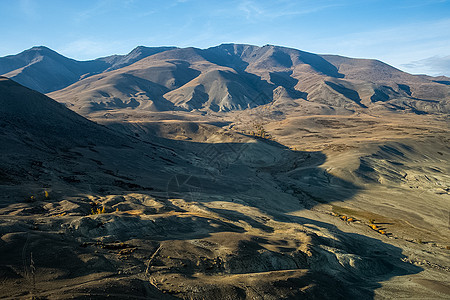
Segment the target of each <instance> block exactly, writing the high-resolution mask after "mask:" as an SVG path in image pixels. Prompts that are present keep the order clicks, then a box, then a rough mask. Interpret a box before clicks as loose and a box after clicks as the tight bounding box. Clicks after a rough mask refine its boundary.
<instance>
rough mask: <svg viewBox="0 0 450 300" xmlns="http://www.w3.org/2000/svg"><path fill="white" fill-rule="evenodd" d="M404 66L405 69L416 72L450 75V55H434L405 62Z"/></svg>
mask: <svg viewBox="0 0 450 300" xmlns="http://www.w3.org/2000/svg"><path fill="white" fill-rule="evenodd" d="M402 67H403V68H404V69H405V70H407V71H409V72H411V73H416V74H419V73H423V74H430V75H433V76H440V75H445V76H450V55H448V56H433V57H429V58H425V59H421V60H418V61H413V62H410V63H408V64H403V65H402Z"/></svg>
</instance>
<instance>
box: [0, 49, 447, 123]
mask: <svg viewBox="0 0 450 300" xmlns="http://www.w3.org/2000/svg"><path fill="white" fill-rule="evenodd" d="M0 75H3V76H5V77H8V78H10V79H13V80H15V81H16V82H18V83H20V84H22V85H24V86H26V87H29V88H31V89H34V90H36V91H39V92H41V93H47V94H48V96H50V97H51V98H53V99H55V100H57V101H59V102H62V103H64V104H66V105H67V106H68V107H69V108H71V109H72V110H74V111H76V112H79V113H81V114H83V115H88V114H90V113H93V112H98V111H108V110H117V109H119V110H121V109H127V108H128V109H136V110H144V111H172V110H182V111H194V110H195V111H197V110H199V111H205V112H208V111H211V112H227V111H233V110H244V109H248V108H254V107H257V106H261V105H266V104H270V105H272V106H274V107H277V108H280V109H283V108H285V109H289V108H290V107H297V106H302V107H303V106H305V105H306V106H308V105H313V106H320V107H321V108H322V109H323V111H327V112H328V111H330V109H331V110H335V109H340V110H344V111H347V112H354V111H360V110H380V109H381V110H390V111H412V112H416V113H438V112H444V113H447V112H449V111H450V103H449V99H450V78H447V77H443V76H441V77H431V76H426V75H411V74H408V73H406V72H403V71H401V70H398V69H396V68H394V67H392V66H390V65H388V64H385V63H383V62H381V61H378V60H372V59H354V58H347V57H342V56H337V55H317V54H313V53H308V52H304V51H300V50H296V49H291V48H286V47H279V46H273V45H266V46H263V47H258V46H252V45H242V44H222V45H219V46H216V47H211V48H208V49H198V48H192V47H189V48H176V47H143V46H139V47H137V48H135V49H134V50H132V51H131V52H130V53H128V54H126V55H113V56H108V57H103V58H98V59H96V60H91V61H76V60H73V59H70V58H67V57H64V56H62V55H60V54H58V53H57V52H55V51H53V50H51V49H48V48H46V47H33V48H31V49H29V50H25V51H23V52H22V53H19V54H17V55H10V56H6V57H2V58H0Z"/></svg>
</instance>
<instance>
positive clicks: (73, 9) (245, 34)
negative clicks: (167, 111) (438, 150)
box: [0, 0, 450, 76]
mask: <svg viewBox="0 0 450 300" xmlns="http://www.w3.org/2000/svg"><path fill="white" fill-rule="evenodd" d="M0 26H1V27H0V28H2V30H0V41H1V43H0V56H6V55H11V54H17V53H19V52H21V51H23V50H25V49H29V48H31V47H33V46H41V45H43V46H47V47H49V48H51V49H53V50H55V51H57V52H59V53H61V54H63V55H65V56H67V57H70V58H74V59H77V60H89V59H95V58H98V57H102V56H108V55H112V54H126V53H128V52H130V51H131V50H132V49H133V48H135V47H136V46H139V45H143V46H178V47H191V46H192V47H198V48H208V47H211V46H216V45H219V44H222V43H244V44H252V45H258V46H263V45H266V44H271V45H279V46H286V47H292V48H296V49H300V50H303V51H308V52H313V53H318V54H338V55H343V56H348V57H357V58H374V59H379V60H381V61H384V62H386V63H388V64H390V65H393V66H395V67H397V68H399V69H401V70H404V71H407V72H410V73H413V74H428V75H435V76H437V75H447V76H450V0H420V1H419V0H297V1H294V0H271V1H270V0H259V1H257V0H240V1H238V0H222V1H216V0H76V1H66V0H0Z"/></svg>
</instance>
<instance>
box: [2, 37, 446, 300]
mask: <svg viewBox="0 0 450 300" xmlns="http://www.w3.org/2000/svg"><path fill="white" fill-rule="evenodd" d="M0 71H1V72H3V73H4V74H5V76H0V153H1V155H0V282H1V283H2V284H0V298H2V297H6V298H8V299H30V298H31V299H69V298H70V299H73V298H75V299H87V298H89V299H90V298H92V297H94V298H98V299H103V298H111V299H219V300H221V299H263V298H264V299H395V298H399V297H400V298H401V297H403V298H404V297H409V298H411V297H416V298H420V299H428V298H433V299H448V298H449V295H450V288H449V286H448V282H450V273H449V270H450V267H449V265H450V261H449V256H448V251H449V248H450V246H449V245H450V236H449V231H448V196H449V195H450V176H449V174H450V168H449V164H448V161H449V159H450V148H449V146H448V145H449V144H450V140H449V136H450V134H449V127H448V125H449V123H448V114H446V113H448V112H449V88H450V86H449V82H450V81H449V78H446V77H430V76H425V75H420V76H417V75H411V74H407V73H405V72H402V71H400V70H398V69H395V68H393V67H391V66H389V65H387V64H384V63H382V62H380V61H376V60H365V59H351V58H345V57H340V56H333V55H316V54H312V53H307V52H303V51H299V50H295V49H289V48H284V47H276V46H270V45H267V46H264V47H257V46H251V45H234V44H226V45H220V46H217V47H212V48H209V49H197V48H175V47H161V48H147V47H138V48H136V49H134V50H133V51H132V52H130V53H129V54H127V55H123V56H121V55H115V56H110V57H105V58H99V59H96V60H92V61H84V62H80V61H76V60H72V59H69V58H66V57H64V56H62V55H60V54H58V53H56V52H54V51H52V50H50V49H48V48H45V47H34V48H32V49H30V50H26V51H24V52H22V53H20V54H18V55H15V56H8V57H4V58H0ZM8 77H9V78H8ZM43 93H46V94H43ZM52 98H53V99H52ZM55 100H57V101H55Z"/></svg>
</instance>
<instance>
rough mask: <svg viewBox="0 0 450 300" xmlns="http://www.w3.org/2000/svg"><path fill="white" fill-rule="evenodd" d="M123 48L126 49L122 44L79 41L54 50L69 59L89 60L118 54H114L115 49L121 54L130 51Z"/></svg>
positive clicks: (87, 40)
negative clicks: (120, 51)
mask: <svg viewBox="0 0 450 300" xmlns="http://www.w3.org/2000/svg"><path fill="white" fill-rule="evenodd" d="M125 48H126V47H125V45H124V44H123V43H122V42H111V41H94V40H91V39H79V40H75V41H73V42H70V43H68V44H66V45H63V46H61V47H59V48H57V49H55V50H56V51H57V52H59V53H61V54H62V55H64V56H67V57H70V58H74V59H77V60H90V59H95V58H98V57H102V56H109V55H112V54H118V53H116V52H117V49H119V50H122V51H123V52H122V53H127V52H129V51H130V50H131V49H128V48H127V49H125Z"/></svg>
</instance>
